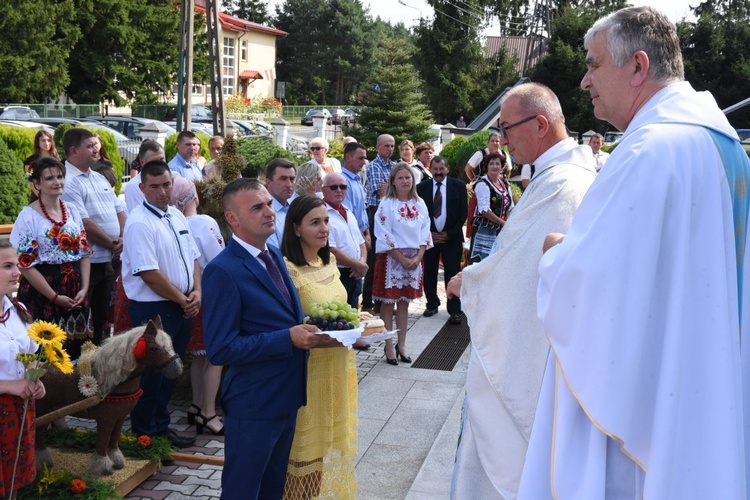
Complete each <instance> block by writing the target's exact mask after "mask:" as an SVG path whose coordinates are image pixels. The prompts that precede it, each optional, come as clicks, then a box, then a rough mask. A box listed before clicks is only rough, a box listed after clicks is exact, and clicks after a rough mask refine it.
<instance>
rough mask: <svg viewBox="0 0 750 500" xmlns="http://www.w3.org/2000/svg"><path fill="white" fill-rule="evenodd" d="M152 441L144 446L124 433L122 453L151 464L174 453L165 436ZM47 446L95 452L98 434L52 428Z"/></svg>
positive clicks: (136, 437) (121, 436)
mask: <svg viewBox="0 0 750 500" xmlns="http://www.w3.org/2000/svg"><path fill="white" fill-rule="evenodd" d="M150 440H151V443H150V444H149V445H148V446H143V445H141V444H140V443H139V442H138V436H136V435H134V434H130V433H124V432H123V433H122V434H121V435H120V441H119V447H120V451H122V454H123V455H125V456H126V457H127V458H135V459H139V460H149V461H151V462H159V461H161V459H162V457H165V456H167V455H169V454H170V453H172V452H173V451H174V449H173V448H172V445H171V444H170V442H169V440H168V439H167V438H165V437H163V436H153V437H151V438H150ZM47 444H48V445H50V446H52V447H54V448H59V449H61V450H67V451H81V452H93V451H94V449H96V432H92V431H88V430H85V429H76V428H73V427H68V428H64V429H57V428H52V429H49V430H48V431H47Z"/></svg>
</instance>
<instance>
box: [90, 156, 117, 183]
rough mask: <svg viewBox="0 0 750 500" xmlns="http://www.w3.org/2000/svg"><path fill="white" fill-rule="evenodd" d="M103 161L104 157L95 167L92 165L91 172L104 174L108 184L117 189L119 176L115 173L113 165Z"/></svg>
mask: <svg viewBox="0 0 750 500" xmlns="http://www.w3.org/2000/svg"><path fill="white" fill-rule="evenodd" d="M103 160H104V156H102V159H101V160H97V161H96V162H95V163H94V164H93V165H91V170H93V171H94V172H99V173H100V174H102V175H103V176H104V178H105V179H107V182H109V185H110V186H112V187H115V185H116V184H117V174H116V173H115V169H114V167H113V166H112V164H111V163H108V162H106V161H103Z"/></svg>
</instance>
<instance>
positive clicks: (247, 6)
mask: <svg viewBox="0 0 750 500" xmlns="http://www.w3.org/2000/svg"><path fill="white" fill-rule="evenodd" d="M227 4H228V5H227V6H226V12H227V13H229V14H231V15H233V16H235V17H239V18H240V19H244V20H246V21H252V22H254V23H258V24H266V23H268V22H269V21H270V20H271V16H269V15H268V1H267V0H265V1H264V0H230V1H229V2H227Z"/></svg>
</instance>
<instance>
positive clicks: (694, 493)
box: [519, 7, 750, 500]
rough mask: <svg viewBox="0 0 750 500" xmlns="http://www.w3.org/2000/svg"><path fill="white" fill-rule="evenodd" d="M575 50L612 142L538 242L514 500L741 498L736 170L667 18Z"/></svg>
mask: <svg viewBox="0 0 750 500" xmlns="http://www.w3.org/2000/svg"><path fill="white" fill-rule="evenodd" d="M584 43H585V46H586V49H587V51H588V53H587V58H586V64H587V68H588V70H587V72H586V75H585V76H584V78H583V81H582V82H581V87H583V88H584V89H585V90H587V91H588V92H589V93H590V95H591V97H592V100H593V105H594V112H595V114H596V116H597V117H598V118H600V119H605V120H607V121H609V122H610V123H611V124H612V125H614V126H615V127H617V129H619V130H622V131H623V132H624V134H623V136H622V139H621V141H620V143H619V144H618V146H617V148H616V149H615V150H614V151H613V152H612V155H611V156H610V158H609V160H608V161H607V166H606V168H604V169H602V170H601V172H600V173H599V175H598V177H597V179H596V182H594V184H593V186H592V187H591V189H590V190H589V191H588V193H587V194H586V196H585V198H584V200H583V202H582V203H581V205H580V207H579V209H578V212H577V213H576V215H575V218H574V220H573V224H572V225H571V226H570V229H569V230H568V231H567V234H566V235H565V237H564V239H561V238H562V235H550V236H549V238H548V241H547V242H546V243H545V248H548V247H550V246H551V248H550V249H549V250H548V251H547V252H546V254H545V255H544V257H543V258H542V260H541V262H540V264H539V276H540V282H539V290H538V297H537V302H538V311H539V317H540V319H541V320H542V322H543V324H544V330H545V332H546V334H547V336H548V339H549V342H550V345H551V352H550V357H549V360H548V362H547V366H546V369H545V375H544V381H543V384H542V392H541V394H540V396H539V404H538V409H537V412H536V416H535V420H534V429H533V432H532V436H531V442H530V444H529V449H528V453H527V456H526V464H525V467H524V471H523V476H522V480H521V485H520V490H519V498H525V499H532V500H541V499H545V498H558V499H576V500H588V499H608V500H609V499H620V498H627V499H640V498H645V499H660V500H661V499H680V500H685V499H744V498H746V495H747V494H746V470H745V464H746V458H745V429H744V426H745V417H744V415H745V414H746V413H745V412H744V411H743V383H742V382H743V380H742V378H743V374H747V373H748V370H747V369H744V370H743V369H742V357H744V356H747V353H746V352H743V353H742V357H741V353H740V344H741V340H742V339H741V338H740V331H741V329H740V323H741V321H742V322H743V323H747V319H748V314H749V313H750V310H748V308H747V302H748V300H747V298H748V296H749V294H750V290H747V289H744V291H743V288H745V284H746V283H748V282H749V281H748V279H747V278H748V274H747V273H748V269H750V267H748V265H747V263H746V259H745V247H746V240H747V217H748V207H749V204H748V198H747V196H748V193H747V187H748V186H747V183H748V176H749V175H750V165H749V164H748V158H747V156H746V155H745V153H744V152H743V151H742V148H741V147H740V143H739V140H738V137H737V134H736V133H735V131H734V130H733V129H732V127H731V126H730V125H729V123H728V122H727V119H726V117H725V116H724V114H723V113H722V112H721V110H720V109H719V107H718V106H717V104H716V102H715V100H714V98H713V97H712V96H711V95H710V94H709V93H708V92H696V91H695V90H693V89H692V87H691V86H690V85H689V84H688V83H687V82H684V81H683V78H684V77H683V63H682V56H681V52H680V46H679V40H678V38H677V34H676V30H675V26H674V25H673V24H672V23H671V22H670V21H669V20H668V19H667V18H666V16H664V15H663V14H661V13H659V12H658V11H657V10H655V9H653V8H651V7H633V8H627V9H622V10H620V11H617V12H616V13H614V14H611V15H610V16H608V17H606V18H604V19H601V20H599V21H598V22H597V23H596V24H594V26H593V27H592V28H591V29H590V30H589V32H588V33H587V35H586V37H585V42H584ZM552 245H554V246H552ZM742 331H743V334H744V335H746V334H747V333H746V332H747V328H743V329H742ZM743 345H744V344H743Z"/></svg>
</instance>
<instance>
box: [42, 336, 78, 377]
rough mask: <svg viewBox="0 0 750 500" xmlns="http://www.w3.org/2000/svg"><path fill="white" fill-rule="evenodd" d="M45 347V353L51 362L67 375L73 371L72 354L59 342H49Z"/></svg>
mask: <svg viewBox="0 0 750 500" xmlns="http://www.w3.org/2000/svg"><path fill="white" fill-rule="evenodd" d="M43 347H44V353H45V355H46V356H47V361H48V362H49V364H51V365H52V366H54V367H55V368H57V369H58V370H60V371H61V372H63V373H64V374H65V375H70V374H71V373H73V363H72V362H71V361H70V356H68V353H67V352H65V349H63V348H62V347H61V346H60V345H59V344H54V343H51V344H47V345H45V346H43Z"/></svg>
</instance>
